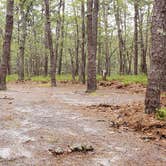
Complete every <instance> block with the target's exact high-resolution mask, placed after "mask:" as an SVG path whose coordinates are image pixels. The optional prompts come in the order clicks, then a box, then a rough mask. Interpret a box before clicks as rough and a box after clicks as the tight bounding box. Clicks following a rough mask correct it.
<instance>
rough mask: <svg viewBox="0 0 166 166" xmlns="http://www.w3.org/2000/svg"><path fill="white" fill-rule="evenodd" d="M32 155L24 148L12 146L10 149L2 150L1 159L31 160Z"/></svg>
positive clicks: (0, 149) (0, 151)
mask: <svg viewBox="0 0 166 166" xmlns="http://www.w3.org/2000/svg"><path fill="white" fill-rule="evenodd" d="M31 156H32V155H31V153H30V152H29V151H27V150H26V149H25V148H23V147H22V146H18V145H15V146H12V147H10V148H8V147H7V148H0V159H3V160H14V159H18V158H22V157H26V158H31Z"/></svg>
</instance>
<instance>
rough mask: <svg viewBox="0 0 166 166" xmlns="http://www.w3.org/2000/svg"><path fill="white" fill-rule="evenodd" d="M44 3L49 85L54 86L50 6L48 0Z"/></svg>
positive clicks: (54, 74)
mask: <svg viewBox="0 0 166 166" xmlns="http://www.w3.org/2000/svg"><path fill="white" fill-rule="evenodd" d="M44 3H45V17H46V20H45V21H46V34H47V39H48V47H49V51H50V68H51V69H50V76H51V86H52V87H55V86H56V78H55V76H56V67H55V66H56V61H55V60H56V58H55V54H54V49H53V42H52V33H51V21H50V7H49V0H44Z"/></svg>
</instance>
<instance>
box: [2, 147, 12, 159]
mask: <svg viewBox="0 0 166 166" xmlns="http://www.w3.org/2000/svg"><path fill="white" fill-rule="evenodd" d="M10 154H11V150H10V148H0V159H7V158H9V157H10Z"/></svg>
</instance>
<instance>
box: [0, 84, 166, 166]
mask: <svg viewBox="0 0 166 166" xmlns="http://www.w3.org/2000/svg"><path fill="white" fill-rule="evenodd" d="M84 90H85V89H84V87H83V86H80V85H75V86H61V87H57V88H47V87H41V86H38V87H37V86H32V85H26V84H25V85H10V86H9V89H8V91H6V92H0V98H1V99H0V105H1V107H0V115H1V116H0V165H2V166H8V165H9V166H111V165H113V166H114V165H115V166H116V165H117V166H119V165H120V166H126V165H127V166H128V165H132V166H135V165H141V166H143V165H149V166H151V165H152V166H153V165H154V166H158V165H160V166H162V165H166V158H165V156H166V151H165V150H164V149H162V148H159V147H158V146H157V145H154V144H152V143H147V142H143V141H142V140H141V139H140V138H139V135H138V134H136V133H132V132H124V131H115V130H114V129H112V128H110V127H109V124H108V123H107V122H106V121H104V120H103V117H98V116H94V117H92V116H88V112H87V113H86V114H83V113H81V111H80V109H82V108H83V106H86V105H92V104H99V103H107V104H108V103H110V104H124V103H130V102H133V101H142V100H143V99H144V96H143V95H141V94H130V93H129V92H125V91H121V90H108V89H101V90H98V91H97V92H96V93H93V94H91V95H87V94H85V93H84ZM82 111H84V110H82ZM101 119H102V120H101ZM75 143H79V144H80V143H81V144H85V143H88V144H91V145H92V146H93V147H94V149H95V150H94V152H90V153H88V154H82V153H73V154H68V155H63V156H58V157H55V156H53V155H52V154H51V153H50V152H49V151H48V149H50V148H55V147H61V148H67V147H68V145H73V144H75Z"/></svg>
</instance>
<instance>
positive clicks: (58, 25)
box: [55, 0, 62, 70]
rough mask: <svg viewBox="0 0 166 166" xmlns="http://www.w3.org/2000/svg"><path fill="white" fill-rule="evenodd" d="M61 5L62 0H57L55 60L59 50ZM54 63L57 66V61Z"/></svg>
mask: <svg viewBox="0 0 166 166" xmlns="http://www.w3.org/2000/svg"><path fill="white" fill-rule="evenodd" d="M61 7H62V0H60V1H59V6H58V13H57V15H58V18H57V21H56V25H57V26H56V42H55V61H56V62H57V60H58V50H59V39H60V29H61V16H60V11H61ZM55 65H56V66H57V63H55ZM56 66H55V70H56Z"/></svg>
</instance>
